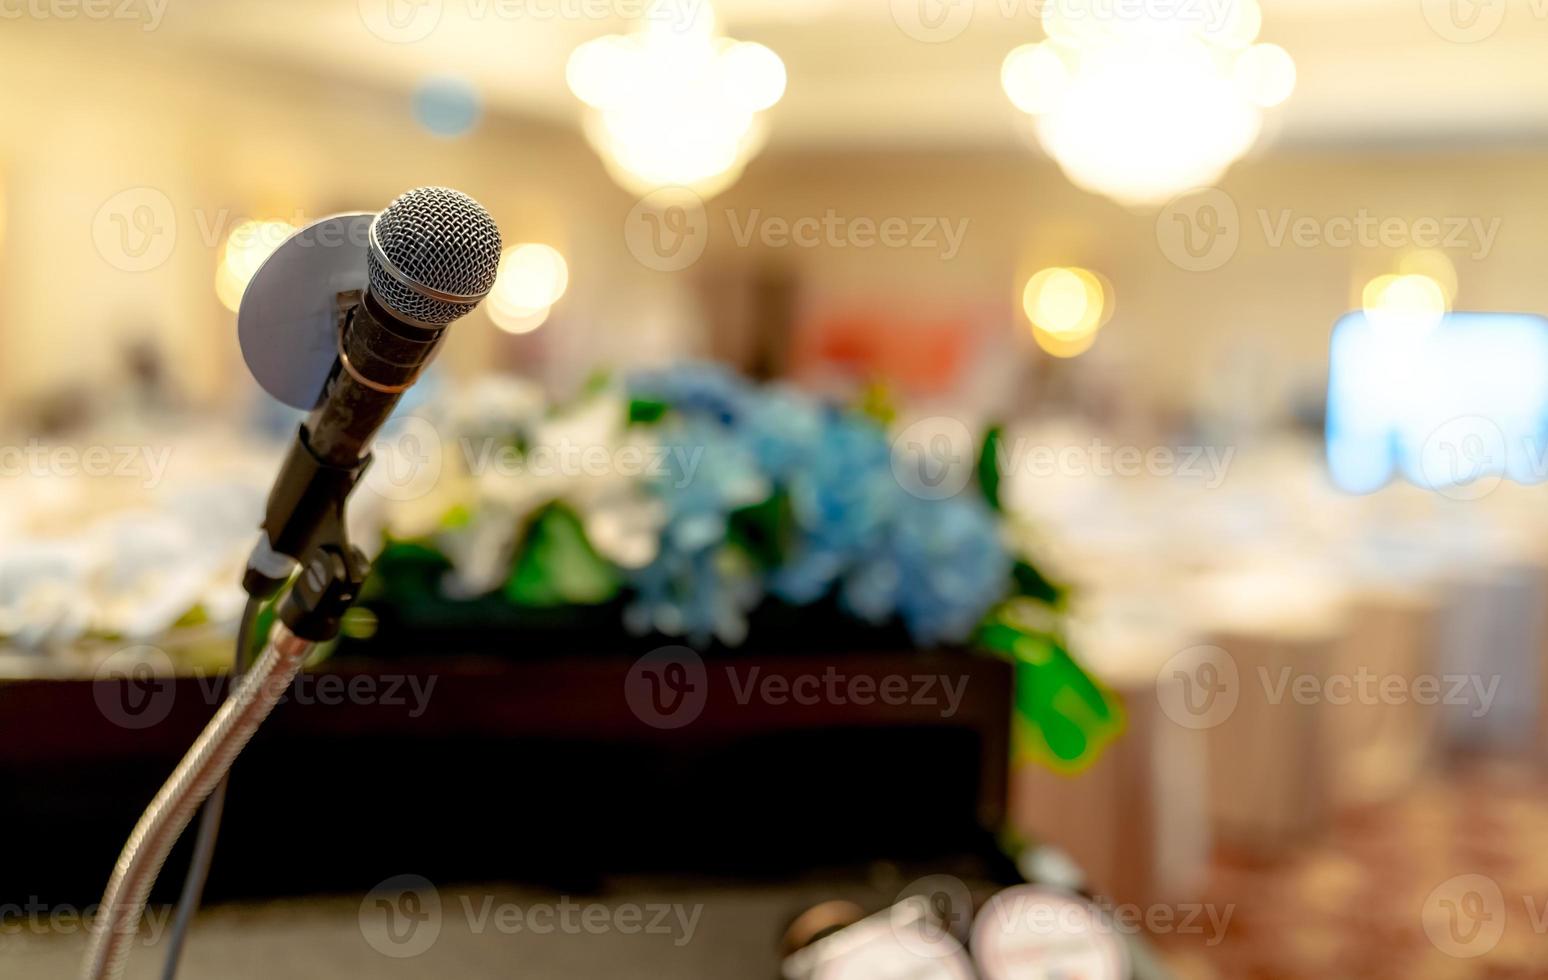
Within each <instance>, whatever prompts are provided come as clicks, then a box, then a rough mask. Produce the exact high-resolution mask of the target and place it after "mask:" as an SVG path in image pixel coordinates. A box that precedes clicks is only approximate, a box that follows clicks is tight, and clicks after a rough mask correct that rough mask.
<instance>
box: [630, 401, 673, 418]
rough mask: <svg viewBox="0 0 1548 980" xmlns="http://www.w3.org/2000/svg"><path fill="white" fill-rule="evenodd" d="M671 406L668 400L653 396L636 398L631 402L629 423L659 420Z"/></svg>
mask: <svg viewBox="0 0 1548 980" xmlns="http://www.w3.org/2000/svg"><path fill="white" fill-rule="evenodd" d="M670 408H671V406H670V405H668V404H667V403H666V402H663V401H657V400H655V399H653V398H635V399H633V400H631V401H630V402H629V424H630V425H633V424H634V423H636V422H639V423H644V424H646V425H649V424H650V423H653V422H659V421H661V418H662V416H664V415H666V413H667V410H668V409H670Z"/></svg>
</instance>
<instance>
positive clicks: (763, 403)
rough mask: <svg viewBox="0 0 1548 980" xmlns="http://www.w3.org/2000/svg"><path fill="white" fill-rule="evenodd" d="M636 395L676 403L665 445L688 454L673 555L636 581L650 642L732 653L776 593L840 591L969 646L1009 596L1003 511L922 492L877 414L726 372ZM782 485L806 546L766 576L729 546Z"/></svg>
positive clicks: (804, 600)
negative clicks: (734, 519) (659, 637)
mask: <svg viewBox="0 0 1548 980" xmlns="http://www.w3.org/2000/svg"><path fill="white" fill-rule="evenodd" d="M630 391H631V394H632V395H633V396H634V397H636V398H642V399H650V400H654V401H660V402H663V403H665V404H666V405H668V406H670V408H671V409H672V414H671V416H669V418H668V419H667V420H666V421H665V422H663V423H662V425H661V426H660V427H659V432H658V435H659V437H660V438H662V440H663V441H664V443H665V444H666V445H667V446H668V447H669V448H671V449H673V450H677V451H676V452H674V453H673V454H672V458H673V469H672V472H671V473H669V474H667V475H665V476H662V477H660V478H658V479H657V480H656V488H657V492H658V493H660V495H661V498H662V500H663V501H664V503H665V504H666V506H667V508H668V513H669V515H670V516H669V518H668V521H667V525H666V528H665V530H664V531H663V535H662V543H661V552H660V555H659V556H658V557H657V560H656V561H655V562H653V563H652V564H651V565H650V566H648V567H646V568H645V569H642V570H641V571H640V572H639V573H637V574H636V575H635V576H634V578H633V581H632V585H633V587H634V591H635V594H636V600H635V602H634V604H633V605H632V606H631V607H630V610H629V614H628V615H629V623H630V626H631V627H632V628H634V629H635V630H636V631H639V632H646V631H650V630H658V631H660V632H664V633H667V634H669V635H676V636H687V637H689V638H690V639H692V640H693V641H694V642H701V643H702V642H705V641H707V640H708V639H709V638H710V637H715V638H718V639H719V640H721V641H722V642H724V643H728V644H734V643H736V642H739V641H740V639H741V638H742V636H744V635H745V633H746V614H747V613H748V612H749V611H751V610H752V609H753V608H754V607H755V606H756V605H757V604H758V603H759V602H760V601H762V599H763V597H764V595H765V594H773V595H775V596H777V597H779V598H780V599H782V600H784V601H785V602H789V603H792V604H794V605H805V604H809V603H812V602H816V601H818V600H820V599H822V598H823V597H824V596H827V595H829V594H836V595H837V596H838V599H839V602H840V603H841V604H842V606H843V607H844V608H845V609H846V610H847V611H849V612H850V613H851V614H853V615H855V616H857V617H859V618H861V619H864V620H866V621H869V622H875V623H883V622H887V621H889V620H891V619H893V618H898V619H901V621H902V622H903V623H904V625H905V626H906V627H907V628H908V630H909V631H910V633H911V635H912V636H913V637H914V639H915V640H916V641H917V642H919V643H921V644H926V643H944V642H960V641H962V640H965V639H967V638H968V636H969V635H970V634H971V632H972V631H973V629H974V627H976V626H977V625H978V623H979V621H980V620H981V619H982V617H983V616H984V614H985V612H987V610H988V609H989V608H990V607H991V606H992V605H993V604H994V603H996V602H998V601H999V600H1000V599H1001V598H1002V597H1003V596H1004V595H1005V593H1006V591H1007V589H1008V585H1009V581H1010V578H1009V573H1010V568H1011V557H1010V555H1009V554H1008V552H1007V551H1006V549H1005V547H1004V545H1003V544H1002V542H1001V540H1000V531H999V525H998V523H997V521H996V518H995V516H994V514H993V513H992V512H991V511H990V510H989V508H988V507H987V506H986V505H985V504H984V503H983V501H981V500H980V499H978V498H977V497H974V496H968V495H965V496H961V497H957V498H951V499H947V500H921V499H919V498H917V497H915V496H913V495H911V494H909V493H908V491H906V490H905V489H904V488H903V487H902V486H901V485H900V484H899V483H898V482H897V480H896V479H895V477H894V476H893V472H892V449H891V445H890V443H889V442H888V440H887V437H886V433H885V432H883V431H882V429H881V428H880V427H879V426H878V425H876V424H875V423H874V422H873V421H871V420H870V419H868V418H865V417H863V416H859V415H855V414H852V413H845V412H842V411H839V410H837V409H834V408H832V407H829V406H825V405H822V404H821V403H819V402H817V401H816V400H814V399H812V398H811V397H810V396H807V395H804V394H802V393H800V392H797V391H795V390H793V389H790V388H786V387H780V386H773V387H766V388H760V387H757V386H755V385H752V384H750V383H748V382H747V381H744V380H743V379H741V378H740V377H738V376H737V375H735V374H734V373H732V372H731V371H729V370H727V369H725V368H723V367H719V366H714V365H702V364H690V365H683V366H679V367H675V368H672V369H668V370H665V371H657V372H650V373H645V374H640V375H636V376H635V377H634V378H633V379H631V382H630ZM685 459H686V460H689V461H692V460H695V459H697V463H696V464H695V463H691V462H690V463H689V464H688V465H685V464H684V460H685ZM776 490H783V491H784V492H785V493H786V494H787V496H788V498H789V501H790V510H791V516H792V518H793V521H794V524H795V532H794V541H792V542H790V550H789V553H788V554H787V555H786V558H785V561H784V563H783V564H782V565H781V566H780V567H778V568H775V569H772V570H763V569H760V568H758V567H757V566H756V565H755V564H754V563H753V562H751V561H750V560H748V559H747V558H746V556H743V555H741V554H740V553H739V552H738V551H737V550H736V549H734V548H731V547H728V546H727V545H726V537H727V531H728V528H729V521H730V518H731V515H732V513H733V512H734V511H736V510H739V509H741V508H744V507H748V506H752V505H754V504H757V503H760V502H763V501H765V500H767V499H768V498H769V496H770V495H771V494H772V493H774V492H775V491H776Z"/></svg>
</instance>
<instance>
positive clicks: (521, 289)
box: [488, 242, 570, 334]
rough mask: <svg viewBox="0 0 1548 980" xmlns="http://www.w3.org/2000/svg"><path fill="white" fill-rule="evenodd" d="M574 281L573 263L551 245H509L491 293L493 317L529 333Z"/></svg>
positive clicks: (502, 325) (500, 323) (508, 328)
mask: <svg viewBox="0 0 1548 980" xmlns="http://www.w3.org/2000/svg"><path fill="white" fill-rule="evenodd" d="M569 284H570V267H569V264H568V263H566V262H565V260H564V256H563V255H561V254H559V250H558V249H556V248H554V247H553V246H551V245H542V244H537V243H533V242H528V243H525V244H521V245H513V246H511V247H509V248H507V249H506V250H505V252H504V254H502V255H501V256H500V271H499V272H498V273H497V274H496V276H495V284H494V289H492V290H491V291H490V293H489V300H488V309H489V318H490V319H491V320H493V321H494V323H495V326H497V327H499V328H500V329H501V330H504V331H505V332H507V333H515V334H520V333H529V332H531V331H533V330H536V329H537V328H538V327H540V326H542V325H543V323H544V322H545V321H547V319H548V315H549V311H550V308H551V307H552V306H553V305H554V304H555V303H557V302H558V301H559V299H560V297H562V296H563V295H564V291H565V290H566V289H567V288H568V287H569Z"/></svg>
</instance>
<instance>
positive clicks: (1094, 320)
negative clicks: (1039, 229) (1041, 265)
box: [1021, 268, 1107, 342]
mask: <svg viewBox="0 0 1548 980" xmlns="http://www.w3.org/2000/svg"><path fill="white" fill-rule="evenodd" d="M1105 293H1106V291H1105V290H1104V288H1103V285H1102V281H1101V280H1100V279H1098V278H1097V276H1096V275H1095V274H1094V273H1092V272H1090V271H1088V270H1086V269H1078V268H1052V269H1044V270H1042V271H1041V272H1039V273H1037V274H1036V275H1034V276H1033V277H1032V278H1031V279H1029V280H1028V281H1027V284H1026V287H1025V288H1024V289H1023V290H1022V292H1021V308H1022V311H1023V312H1025V313H1026V315H1027V319H1028V320H1030V321H1031V322H1032V325H1033V326H1034V327H1035V328H1037V329H1038V330H1041V331H1043V332H1044V333H1047V334H1050V335H1052V336H1054V337H1058V338H1061V339H1063V340H1066V341H1071V342H1074V341H1079V340H1082V339H1084V338H1085V337H1088V336H1091V335H1093V334H1095V333H1096V331H1097V330H1098V329H1099V328H1100V327H1101V326H1102V324H1103V323H1104V322H1106V320H1105V317H1104V313H1106V312H1107V298H1106V295H1105Z"/></svg>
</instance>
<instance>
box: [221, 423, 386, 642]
mask: <svg viewBox="0 0 1548 980" xmlns="http://www.w3.org/2000/svg"><path fill="white" fill-rule="evenodd" d="M370 464H371V457H370V456H364V457H361V458H360V459H359V460H357V461H356V462H355V463H354V465H352V466H339V465H337V464H333V463H328V462H326V461H324V460H323V459H321V458H319V457H318V456H317V454H316V453H314V452H313V451H312V449H311V447H310V446H309V445H308V444H307V434H306V426H304V425H303V426H300V427H299V428H298V429H297V431H296V438H295V441H294V442H293V443H291V446H290V451H289V452H288V453H286V455H285V461H284V463H283V464H282V465H281V467H280V473H279V478H278V479H277V480H276V481H275V483H274V489H273V490H272V491H271V492H270V493H269V501H268V505H267V507H266V509H265V512H264V521H263V531H264V537H263V540H262V541H261V542H260V543H259V546H258V548H257V549H256V550H255V553H254V559H253V560H250V561H249V562H248V567H247V571H246V573H245V574H244V575H243V577H242V587H243V589H244V590H246V592H247V594H248V595H251V596H254V597H257V598H268V597H270V596H272V595H274V594H275V593H276V592H277V591H279V589H280V587H281V586H283V585H284V584H285V581H286V580H287V579H288V578H289V572H288V570H289V568H291V567H293V565H292V564H291V563H293V562H299V563H300V564H301V565H302V570H301V575H300V577H299V579H298V580H297V582H296V584H295V587H294V588H292V589H291V590H290V594H289V595H288V596H287V597H286V599H285V602H284V604H283V605H282V606H281V608H280V617H281V619H282V620H283V621H284V622H285V624H286V625H287V626H288V627H290V630H291V632H293V633H294V634H295V635H297V636H299V637H302V638H304V639H309V640H316V641H318V642H322V641H325V640H329V639H332V638H333V637H334V636H336V635H337V634H338V626H339V620H340V619H341V618H342V617H343V615H344V612H345V611H346V610H347V609H348V608H349V606H350V605H351V604H352V603H353V602H354V601H355V598H356V596H358V595H359V594H360V587H361V585H362V584H363V583H364V581H365V577H366V575H367V574H368V573H369V571H370V562H369V561H368V560H367V559H366V557H365V555H364V554H363V553H361V551H360V549H359V548H356V547H355V546H354V545H352V544H350V542H349V534H348V530H347V528H346V526H345V520H344V508H345V505H346V503H347V502H348V500H349V495H350V493H351V492H353V491H354V489H355V485H356V484H357V483H359V482H360V477H361V476H362V475H363V474H364V473H365V469H366V467H367V466H369V465H370ZM265 552H266V553H267V554H268V555H269V556H270V557H271V558H275V557H283V558H285V559H289V561H286V562H284V563H283V564H284V566H285V568H286V571H285V572H284V573H280V572H279V570H278V568H277V567H276V562H275V561H273V560H269V561H262V560H258V555H259V554H260V553H265Z"/></svg>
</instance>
